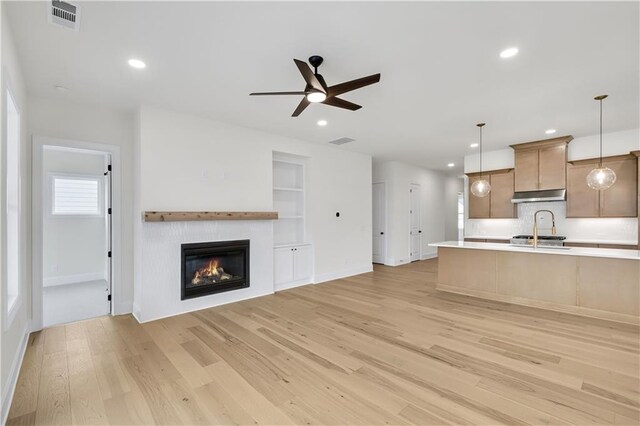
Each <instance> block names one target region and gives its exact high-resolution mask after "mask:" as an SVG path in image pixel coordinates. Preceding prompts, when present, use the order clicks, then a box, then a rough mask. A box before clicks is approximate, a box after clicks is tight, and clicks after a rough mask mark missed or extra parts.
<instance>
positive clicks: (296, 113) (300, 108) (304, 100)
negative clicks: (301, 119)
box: [291, 96, 311, 117]
mask: <svg viewBox="0 0 640 426" xmlns="http://www.w3.org/2000/svg"><path fill="white" fill-rule="evenodd" d="M310 103H311V102H309V101H308V100H307V97H306V96H305V97H304V98H302V100H301V101H300V103H299V104H298V107H297V108H296V110H295V111H293V114H291V116H292V117H297V116H299V115H300V114H301V113H302V111H304V109H305V108H306V107H308V106H309V104H310Z"/></svg>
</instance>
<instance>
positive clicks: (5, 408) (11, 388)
mask: <svg viewBox="0 0 640 426" xmlns="http://www.w3.org/2000/svg"><path fill="white" fill-rule="evenodd" d="M29 335H30V333H29V324H25V326H24V331H23V336H22V341H21V342H20V346H19V347H18V350H17V351H16V354H15V356H14V358H13V362H12V363H11V369H10V370H9V375H8V376H7V381H6V383H5V385H4V389H2V395H4V398H3V399H2V419H0V420H2V423H0V424H5V423H6V422H7V417H8V416H9V409H10V408H11V402H13V395H14V393H15V391H16V385H17V384H18V375H19V373H20V368H22V362H23V361H24V355H25V353H26V351H27V342H28V341H29Z"/></svg>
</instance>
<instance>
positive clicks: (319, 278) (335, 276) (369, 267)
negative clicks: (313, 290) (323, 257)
mask: <svg viewBox="0 0 640 426" xmlns="http://www.w3.org/2000/svg"><path fill="white" fill-rule="evenodd" d="M371 271H373V264H371V263H368V264H366V265H361V266H355V267H353V268H349V269H343V270H342V271H337V272H328V273H325V274H319V275H316V276H315V277H314V280H313V283H314V284H320V283H324V282H327V281H333V280H339V279H341V278H347V277H352V276H354V275H360V274H366V273H367V272H371Z"/></svg>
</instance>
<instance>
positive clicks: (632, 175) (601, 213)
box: [567, 155, 638, 218]
mask: <svg viewBox="0 0 640 426" xmlns="http://www.w3.org/2000/svg"><path fill="white" fill-rule="evenodd" d="M598 161H599V160H598V159H589V160H580V161H574V162H571V163H569V164H568V165H567V217H572V218H577V217H637V216H638V160H637V159H636V158H635V157H634V156H632V155H617V156H614V157H605V158H603V159H602V164H603V165H604V166H606V167H609V168H611V169H612V170H613V171H614V172H615V173H616V177H617V178H616V183H614V184H613V186H611V187H610V188H609V189H606V190H604V191H595V190H593V189H591V188H589V186H587V175H588V174H589V172H591V170H593V168H594V167H597V165H598Z"/></svg>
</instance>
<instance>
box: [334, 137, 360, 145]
mask: <svg viewBox="0 0 640 426" xmlns="http://www.w3.org/2000/svg"><path fill="white" fill-rule="evenodd" d="M353 141H355V139H351V138H340V139H336V140H332V141H329V143H332V144H334V145H344V144H345V143H349V142H353Z"/></svg>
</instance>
